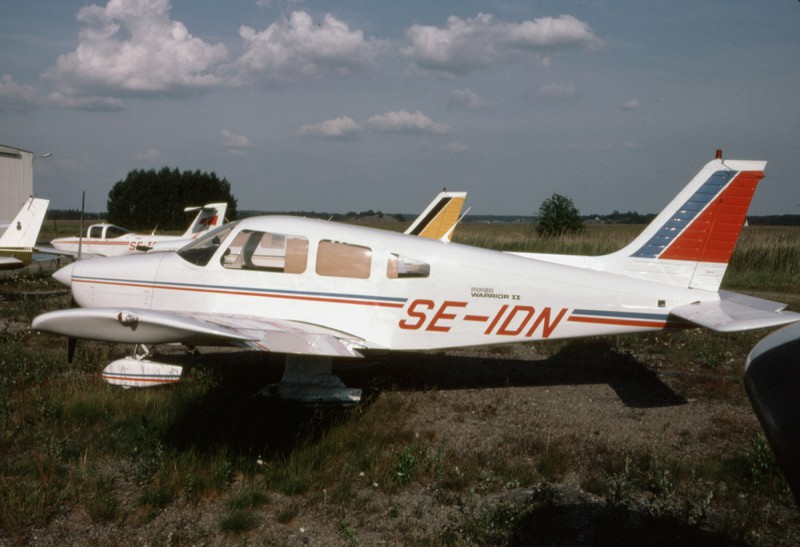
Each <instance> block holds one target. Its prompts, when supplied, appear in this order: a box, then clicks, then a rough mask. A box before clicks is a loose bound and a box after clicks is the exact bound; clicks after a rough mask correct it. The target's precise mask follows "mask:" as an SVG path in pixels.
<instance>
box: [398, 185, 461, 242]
mask: <svg viewBox="0 0 800 547" xmlns="http://www.w3.org/2000/svg"><path fill="white" fill-rule="evenodd" d="M466 199H467V193H466V192H448V191H446V190H445V191H442V192H440V193H439V194H438V195H437V196H436V197H435V198H433V201H432V202H430V204H429V205H428V206H427V207H426V208H425V210H424V211H422V213H421V214H420V215H419V216H418V217H417V218H416V219H415V220H414V222H412V223H411V226H409V227H408V229H407V230H406V231H405V233H406V234H408V235H414V236H419V237H425V238H428V239H438V240H440V241H445V242H447V241H450V239H451V238H452V237H453V231H454V230H455V228H456V225H457V224H458V223H459V221H460V220H461V216H460V215H461V208H462V207H463V206H464V202H465V201H466Z"/></svg>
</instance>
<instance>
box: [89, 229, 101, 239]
mask: <svg viewBox="0 0 800 547" xmlns="http://www.w3.org/2000/svg"><path fill="white" fill-rule="evenodd" d="M88 235H89V237H93V238H97V239H100V238H101V237H103V227H102V226H89V234H88Z"/></svg>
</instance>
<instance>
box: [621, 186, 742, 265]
mask: <svg viewBox="0 0 800 547" xmlns="http://www.w3.org/2000/svg"><path fill="white" fill-rule="evenodd" d="M737 173H738V172H737V171H715V172H714V173H713V174H712V175H711V176H710V177H708V179H707V180H706V181H705V182H704V183H703V184H702V186H700V188H698V189H697V191H695V193H694V194H692V196H691V197H690V198H689V199H688V200H686V202H685V203H684V204H683V205H682V206H681V207H680V208H679V209H678V210H677V211H676V212H675V214H674V215H673V216H672V218H670V219H669V220H667V221H666V222H665V223H664V225H663V226H662V227H661V228H660V229H659V230H658V232H656V233H655V235H653V237H651V238H650V239H649V240H648V241H647V242H646V243H645V244H644V245H642V246H641V247H640V248H639V250H638V251H636V252H635V253H633V254H632V255H631V256H633V257H636V258H667V257H664V256H663V253H664V252H665V251H667V249H668V248H670V247H671V246H672V245H673V244H674V243H675V242H676V241H677V240H678V239H681V240H683V239H684V237H683V234H684V233H685V232H686V231H687V229H688V228H689V227H690V226H693V225H695V224H697V222H698V221H699V219H701V218H703V216H704V215H705V214H706V212H707V211H708V208H709V207H708V206H709V204H710V203H712V202H713V201H714V199H715V198H716V197H717V196H718V195H720V193H721V192H722V191H723V190H724V189H725V188H726V186H727V185H728V183H729V182H730V181H731V179H733V177H734V175H736V174H737ZM751 195H752V194H751ZM704 220H708V219H704ZM695 235H696V234H695ZM690 239H694V236H692V237H687V238H686V241H688V240H690ZM703 239H705V238H703ZM695 260H696V259H695Z"/></svg>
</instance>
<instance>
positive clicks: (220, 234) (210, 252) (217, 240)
mask: <svg viewBox="0 0 800 547" xmlns="http://www.w3.org/2000/svg"><path fill="white" fill-rule="evenodd" d="M235 226H236V223H235V222H231V223H230V224H225V225H223V226H220V227H219V228H216V229H214V230H211V231H210V232H208V233H207V234H205V235H203V236H201V237H198V238H197V239H195V240H194V241H192V242H191V243H189V244H187V245H186V246H184V247H182V248H181V249H180V250H179V251H178V256H180V257H181V258H182V259H184V260H185V261H187V262H191V263H192V264H195V265H196V266H205V265H206V264H208V261H209V260H211V257H212V256H214V253H215V252H217V249H219V246H220V245H221V244H222V242H223V241H224V240H225V238H227V237H228V236H229V235H230V233H231V231H232V230H233V228H234V227H235Z"/></svg>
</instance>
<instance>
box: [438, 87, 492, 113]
mask: <svg viewBox="0 0 800 547" xmlns="http://www.w3.org/2000/svg"><path fill="white" fill-rule="evenodd" d="M447 106H449V107H451V108H469V109H478V108H484V107H485V106H486V101H484V100H483V99H482V98H480V97H479V96H478V95H477V94H476V93H474V92H473V91H472V90H470V89H468V88H464V89H454V90H452V91H451V92H450V96H449V98H448V100H447Z"/></svg>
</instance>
